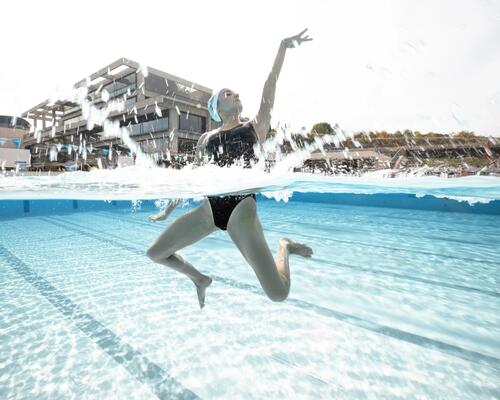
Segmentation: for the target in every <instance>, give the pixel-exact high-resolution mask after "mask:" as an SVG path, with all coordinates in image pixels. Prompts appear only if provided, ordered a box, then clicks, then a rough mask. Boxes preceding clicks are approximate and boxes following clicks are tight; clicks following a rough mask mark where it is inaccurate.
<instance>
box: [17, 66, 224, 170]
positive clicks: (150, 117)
mask: <svg viewBox="0 0 500 400" xmlns="http://www.w3.org/2000/svg"><path fill="white" fill-rule="evenodd" d="M141 67H142V68H141ZM84 86H85V87H87V89H88V94H87V100H88V101H90V102H91V104H93V105H94V106H95V107H97V108H103V107H105V105H106V104H108V103H107V102H109V101H111V100H113V99H115V100H123V101H124V102H125V109H124V110H122V111H113V112H111V113H110V114H109V115H108V119H109V120H112V121H118V122H119V124H120V126H122V127H128V129H129V132H130V137H131V139H133V140H134V141H135V142H136V143H138V144H139V145H140V147H141V149H142V150H143V151H144V152H145V153H149V154H152V155H153V156H154V158H155V160H157V162H158V163H165V164H170V163H174V164H175V162H177V161H182V160H184V161H186V160H189V159H192V158H193V157H194V149H195V146H196V142H197V141H198V138H199V136H200V135H201V133H203V132H205V131H206V130H210V129H213V128H214V127H215V126H216V124H217V123H216V122H215V121H213V120H211V119H210V116H209V114H208V111H207V102H208V99H209V98H210V96H211V94H212V90H211V89H209V88H207V87H204V86H202V85H199V84H197V83H194V82H191V81H188V80H186V79H183V78H179V77H177V76H174V75H171V74H169V73H166V72H163V71H160V70H157V69H155V68H151V67H144V66H141V65H140V64H139V63H137V62H135V61H132V60H128V59H126V58H121V59H119V60H117V61H115V62H113V63H111V64H109V65H107V66H105V67H104V68H102V69H100V70H99V71H97V72H95V73H93V74H91V75H90V77H88V78H86V79H83V80H81V81H79V82H77V83H76V84H75V85H74V88H75V89H79V88H82V87H84ZM22 115H23V117H24V118H26V119H28V120H31V121H32V130H31V132H30V133H29V134H28V135H26V136H25V137H24V145H25V146H26V147H27V148H29V149H30V150H31V154H32V156H33V162H32V165H33V167H34V168H42V169H43V168H46V167H48V166H50V165H57V164H63V165H66V166H71V165H72V166H73V167H75V168H77V169H80V168H83V169H85V168H88V167H91V166H106V165H109V164H111V165H116V164H117V161H118V159H119V158H120V159H121V160H122V162H123V158H124V156H126V155H127V154H129V155H130V151H129V149H128V147H127V146H126V145H125V144H124V143H123V141H122V139H120V138H109V137H108V138H106V137H105V136H104V132H103V128H102V126H99V125H97V124H96V125H94V124H92V123H88V121H87V120H86V119H85V116H84V114H83V113H82V108H81V106H80V105H79V104H78V103H75V102H71V101H63V100H59V101H56V102H50V101H49V100H45V101H44V102H42V103H40V104H38V105H36V106H34V107H32V108H30V109H29V110H27V111H25V112H24V113H23V114H22Z"/></svg>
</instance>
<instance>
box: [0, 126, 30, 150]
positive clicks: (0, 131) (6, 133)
mask: <svg viewBox="0 0 500 400" xmlns="http://www.w3.org/2000/svg"><path fill="white" fill-rule="evenodd" d="M26 133H28V131H27V130H22V129H12V128H5V127H0V139H2V138H4V139H7V142H6V143H5V144H4V145H3V146H2V145H1V143H0V149H1V148H7V149H17V147H16V145H15V144H14V143H12V139H20V140H21V146H20V148H21V149H22V148H23V136H24V135H25V134H26Z"/></svg>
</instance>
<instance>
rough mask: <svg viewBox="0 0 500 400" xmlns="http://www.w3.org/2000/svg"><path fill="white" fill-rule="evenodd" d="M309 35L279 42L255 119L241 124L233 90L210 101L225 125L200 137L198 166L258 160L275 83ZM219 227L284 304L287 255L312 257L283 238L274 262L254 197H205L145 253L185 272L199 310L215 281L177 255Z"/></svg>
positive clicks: (214, 113) (156, 217)
mask: <svg viewBox="0 0 500 400" xmlns="http://www.w3.org/2000/svg"><path fill="white" fill-rule="evenodd" d="M306 31H307V29H305V30H304V31H302V32H301V33H299V34H298V35H295V36H292V37H289V38H286V39H283V40H282V41H281V44H280V46H279V50H278V54H277V56H276V59H275V60H274V64H273V68H272V70H271V73H270V74H269V77H268V78H267V81H266V82H265V84H264V91H263V93H262V101H261V104H260V109H259V111H258V113H257V115H256V116H255V118H253V119H252V120H251V121H248V122H244V121H243V120H242V118H241V111H242V109H243V107H242V104H241V101H240V99H239V95H238V94H237V93H235V92H234V91H232V90H230V89H226V88H225V89H222V90H220V91H218V92H217V93H215V94H214V95H213V96H212V97H211V98H210V100H209V101H208V110H209V113H210V115H211V117H212V118H213V119H214V120H215V121H218V122H222V126H220V127H219V128H217V129H215V130H212V131H210V132H205V133H204V134H203V135H201V137H200V139H199V140H198V143H197V146H196V162H197V164H198V165H202V164H204V163H206V162H208V161H212V162H214V163H216V164H217V165H219V166H221V167H223V166H226V165H232V164H234V163H235V162H236V160H239V159H240V158H242V159H243V160H244V165H243V167H244V168H250V167H251V162H250V161H251V160H255V154H254V149H253V146H254V145H262V143H263V142H264V141H265V140H266V135H267V133H268V132H269V127H270V125H271V110H272V109H273V105H274V97H275V92H276V82H277V80H278V76H279V74H280V71H281V66H282V65H283V60H284V58H285V53H286V51H287V49H290V48H293V47H295V44H296V45H300V44H302V43H303V42H307V41H311V40H312V39H311V38H309V37H308V36H303V35H304V33H305V32H306ZM246 57H249V55H246ZM222 61H223V62H224V61H225V60H224V59H223V60H222ZM238 62H247V61H246V60H242V61H237V60H236V61H234V63H233V64H234V65H235V67H236V68H237V65H238ZM221 150H222V151H221ZM178 204H179V200H174V201H172V202H171V203H170V204H169V206H168V207H167V208H166V209H165V210H164V211H163V212H160V213H159V214H156V215H153V216H150V217H149V219H150V220H151V221H159V220H162V219H165V218H167V216H168V215H169V214H170V213H171V212H172V211H173V210H174V209H175V207H177V205H178ZM217 229H221V230H225V231H227V232H228V234H229V236H230V237H231V239H232V241H233V242H234V244H235V245H236V247H237V248H238V249H239V251H240V252H241V254H242V255H243V257H244V258H245V260H246V261H247V262H248V264H250V266H251V267H252V268H253V270H254V271H255V274H256V275H257V278H258V280H259V282H260V284H261V286H262V288H263V290H264V292H265V293H266V295H267V296H268V297H269V298H270V299H271V300H272V301H283V300H285V299H286V298H287V297H288V294H289V292H290V268H289V264H288V257H289V255H290V254H297V255H300V256H303V257H311V255H312V253H313V252H312V249H311V248H310V247H309V246H307V245H305V244H301V243H297V242H295V241H293V240H291V239H289V238H286V237H284V238H282V239H280V241H279V247H278V253H277V256H276V259H273V256H272V254H271V250H270V249H269V247H268V245H267V243H266V239H265V237H264V232H263V230H262V226H261V223H260V221H259V218H258V216H257V204H256V199H255V194H254V193H252V194H242V195H235V196H222V197H220V196H211V197H207V198H205V199H204V200H203V202H202V204H201V205H200V206H199V207H197V208H195V209H194V210H192V211H190V212H188V213H186V214H184V215H182V216H180V217H178V218H177V219H176V220H175V221H174V222H173V223H172V224H171V225H170V226H169V227H168V228H167V229H166V230H165V231H164V232H162V233H161V235H160V236H159V237H158V238H157V239H156V240H155V242H154V243H153V244H152V245H151V247H150V248H149V249H148V250H147V255H148V257H149V258H151V260H153V261H154V262H157V263H159V264H162V265H165V266H167V267H170V268H173V269H175V270H176V271H179V272H181V273H183V274H185V275H186V276H188V277H189V278H190V279H191V280H192V281H193V282H194V284H195V285H196V290H197V295H198V301H199V304H200V307H201V308H203V306H204V305H205V291H206V289H207V287H208V286H210V284H211V283H212V279H211V278H210V277H208V276H206V275H203V274H202V273H200V272H199V271H198V270H197V269H196V268H195V267H194V266H193V265H191V264H190V263H189V262H187V261H186V260H184V259H183V258H182V257H181V256H180V255H179V254H177V253H176V252H177V251H178V250H180V249H182V248H184V247H186V246H189V245H191V244H193V243H196V242H197V241H199V240H200V239H203V238H204V237H206V236H207V235H209V234H211V233H213V232H215V231H216V230H217Z"/></svg>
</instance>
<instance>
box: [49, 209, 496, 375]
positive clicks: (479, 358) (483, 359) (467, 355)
mask: <svg viewBox="0 0 500 400" xmlns="http://www.w3.org/2000/svg"><path fill="white" fill-rule="evenodd" d="M40 219H42V220H44V221H46V222H48V223H50V224H53V225H56V226H59V227H61V228H64V229H68V230H72V231H74V232H77V233H79V234H81V235H83V236H87V237H92V238H94V239H96V240H98V241H100V242H101V243H109V244H110V245H112V246H115V247H118V248H121V249H124V250H127V251H129V252H131V253H134V254H140V255H145V253H146V249H143V250H139V249H136V248H134V247H131V246H129V245H126V244H122V243H120V242H118V241H116V240H111V239H110V238H109V237H116V238H117V239H119V240H124V239H123V238H119V237H117V236H116V235H113V234H111V233H106V235H107V236H102V235H96V234H94V233H92V231H91V230H90V229H89V228H87V227H84V226H82V225H79V224H76V223H74V222H69V221H65V220H62V221H61V222H56V221H54V218H53V217H52V218H51V219H49V218H46V217H45V218H43V217H42V218H40ZM70 225H71V226H70ZM80 228H82V229H80ZM211 277H212V278H213V280H215V281H217V282H220V283H222V284H224V285H227V286H230V287H232V288H236V289H241V290H245V291H247V292H251V293H254V294H256V295H259V296H263V293H262V289H261V288H260V287H257V286H253V285H249V284H247V283H242V282H238V281H236V280H233V279H230V278H225V277H222V276H217V275H211ZM286 301H287V303H288V304H290V305H294V306H296V307H297V308H300V309H302V310H306V311H311V312H314V313H316V314H319V315H322V316H326V317H330V318H335V319H337V320H339V321H342V322H345V323H348V324H350V325H353V326H356V327H359V328H363V329H367V330H370V331H372V332H376V333H378V334H381V335H385V336H388V337H392V338H395V339H398V340H402V341H405V342H408V343H412V344H416V345H418V346H422V347H425V348H427V349H432V350H438V351H440V352H442V353H445V354H447V355H451V356H455V357H458V358H461V359H463V360H466V361H471V362H474V363H478V364H483V365H486V366H488V367H491V368H494V369H497V370H499V371H500V359H498V358H496V357H492V356H488V355H486V354H482V353H478V352H475V351H471V350H467V349H463V348H461V347H459V346H455V345H452V344H448V343H445V342H441V341H439V340H434V339H430V338H427V337H425V336H420V335H416V334H413V333H410V332H405V331H402V330H399V329H397V328H392V327H389V326H385V325H380V324H377V323H375V322H371V321H368V320H365V319H362V318H359V317H356V316H354V315H350V314H346V313H342V312H340V311H336V310H333V309H330V308H326V307H322V306H318V305H316V304H312V303H309V302H306V301H303V300H299V299H293V298H290V297H289V298H288V299H287V300H286Z"/></svg>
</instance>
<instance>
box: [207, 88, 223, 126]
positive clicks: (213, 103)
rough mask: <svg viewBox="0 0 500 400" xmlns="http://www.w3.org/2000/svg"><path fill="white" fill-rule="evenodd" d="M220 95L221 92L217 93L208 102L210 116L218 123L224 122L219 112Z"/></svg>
mask: <svg viewBox="0 0 500 400" xmlns="http://www.w3.org/2000/svg"><path fill="white" fill-rule="evenodd" d="M219 93H220V90H219V91H217V92H215V93H214V94H213V95H212V97H210V100H208V113H209V114H210V116H211V117H212V119H213V120H214V121H217V122H221V121H222V119H221V117H220V115H219V112H218V111H217V103H218V102H219Z"/></svg>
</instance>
